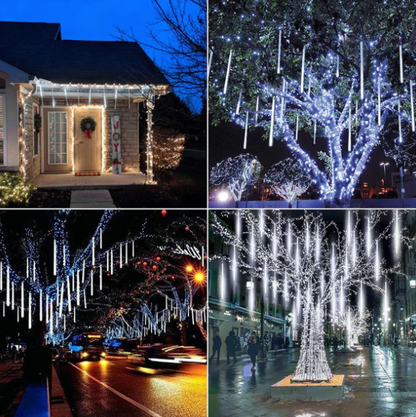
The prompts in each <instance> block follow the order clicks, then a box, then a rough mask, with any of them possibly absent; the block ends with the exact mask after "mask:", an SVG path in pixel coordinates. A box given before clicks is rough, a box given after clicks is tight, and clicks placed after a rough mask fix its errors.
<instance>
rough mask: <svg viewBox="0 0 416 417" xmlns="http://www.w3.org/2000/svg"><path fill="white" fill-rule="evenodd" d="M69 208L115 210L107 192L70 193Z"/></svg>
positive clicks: (76, 191) (83, 191)
mask: <svg viewBox="0 0 416 417" xmlns="http://www.w3.org/2000/svg"><path fill="white" fill-rule="evenodd" d="M70 207H71V208H106V209H109V208H116V206H115V204H114V202H113V199H112V198H111V195H110V193H109V191H108V190H75V191H72V192H71V205H70Z"/></svg>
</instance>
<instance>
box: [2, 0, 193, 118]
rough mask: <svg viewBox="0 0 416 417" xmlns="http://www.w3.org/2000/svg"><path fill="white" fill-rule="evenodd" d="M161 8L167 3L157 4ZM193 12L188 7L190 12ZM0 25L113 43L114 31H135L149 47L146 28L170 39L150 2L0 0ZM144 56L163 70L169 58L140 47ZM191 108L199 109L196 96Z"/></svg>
mask: <svg viewBox="0 0 416 417" xmlns="http://www.w3.org/2000/svg"><path fill="white" fill-rule="evenodd" d="M160 3H161V5H162V6H163V5H164V4H168V3H169V1H168V0H160ZM195 10H196V8H195V7H193V6H192V3H191V5H190V7H189V11H190V12H191V11H195ZM0 20H2V21H17V22H45V23H61V29H62V39H65V40H90V41H113V40H116V38H117V36H118V30H117V27H119V28H120V29H122V30H124V31H127V32H129V31H130V29H132V30H133V31H134V34H135V36H136V38H137V39H138V40H139V41H141V42H143V43H148V44H151V43H152V42H153V41H152V39H151V38H150V37H149V35H148V32H149V30H148V28H151V29H152V31H154V32H155V33H157V34H158V37H159V38H160V39H162V40H167V39H169V34H168V33H167V32H166V31H164V30H163V26H158V25H156V21H157V13H156V10H155V7H154V5H153V3H152V0H123V1H122V2H120V1H117V0H87V1H85V0H39V1H36V2H34V1H30V0H2V2H1V15H0ZM143 49H144V50H145V51H146V53H147V54H148V55H149V56H150V58H152V59H153V60H154V61H155V63H156V64H157V65H158V66H159V67H160V68H161V69H162V70H163V68H164V67H166V66H168V58H167V57H166V56H165V55H164V54H163V53H161V52H158V51H155V50H153V49H152V48H150V47H146V46H143ZM195 96H196V98H195V100H193V102H192V104H193V105H194V106H196V107H197V110H199V109H200V107H201V103H199V100H198V97H199V95H198V94H197V93H196V94H195Z"/></svg>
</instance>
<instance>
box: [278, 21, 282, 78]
mask: <svg viewBox="0 0 416 417" xmlns="http://www.w3.org/2000/svg"><path fill="white" fill-rule="evenodd" d="M281 54H282V30H281V29H280V30H279V46H278V50H277V73H278V74H280V71H281V68H280V62H281Z"/></svg>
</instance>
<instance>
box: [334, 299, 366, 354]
mask: <svg viewBox="0 0 416 417" xmlns="http://www.w3.org/2000/svg"><path fill="white" fill-rule="evenodd" d="M370 318H371V312H370V311H369V310H368V309H364V311H359V309H358V308H357V307H356V306H348V307H347V309H346V310H344V314H342V315H341V314H335V315H334V316H332V320H333V322H335V323H336V325H337V326H338V327H340V328H341V329H343V330H344V331H345V336H346V348H347V349H352V348H353V346H354V344H356V343H358V338H359V337H360V336H362V335H364V334H365V333H366V332H367V331H368V328H369V320H370Z"/></svg>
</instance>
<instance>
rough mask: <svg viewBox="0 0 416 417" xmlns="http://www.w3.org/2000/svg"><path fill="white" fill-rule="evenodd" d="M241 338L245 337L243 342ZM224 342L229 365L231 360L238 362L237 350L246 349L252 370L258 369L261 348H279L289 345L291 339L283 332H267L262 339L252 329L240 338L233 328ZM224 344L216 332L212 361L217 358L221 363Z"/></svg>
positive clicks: (266, 349)
mask: <svg viewBox="0 0 416 417" xmlns="http://www.w3.org/2000/svg"><path fill="white" fill-rule="evenodd" d="M241 339H243V343H242V341H241ZM224 343H225V347H226V355H227V364H228V365H229V364H230V363H231V361H233V363H236V362H237V352H241V351H242V350H243V349H244V353H247V354H248V355H249V356H250V359H251V363H252V370H255V369H256V363H257V356H258V354H259V353H260V350H261V348H263V349H264V351H265V352H267V351H269V350H278V349H283V348H285V347H288V346H289V340H288V339H287V340H285V339H284V337H283V335H282V334H277V335H269V334H268V333H266V334H265V335H264V337H263V339H261V337H260V336H259V335H258V334H257V332H256V331H252V332H251V333H249V334H247V335H246V337H243V338H239V337H237V336H236V334H235V332H234V331H233V330H231V331H230V332H229V333H228V336H227V337H226V338H225V341H224ZM222 344H223V343H222V339H221V337H220V335H219V333H218V332H216V333H215V334H214V337H213V340H212V355H211V357H210V362H212V361H213V360H214V359H216V361H217V363H219V360H220V356H221V347H222ZM242 344H243V346H242Z"/></svg>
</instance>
